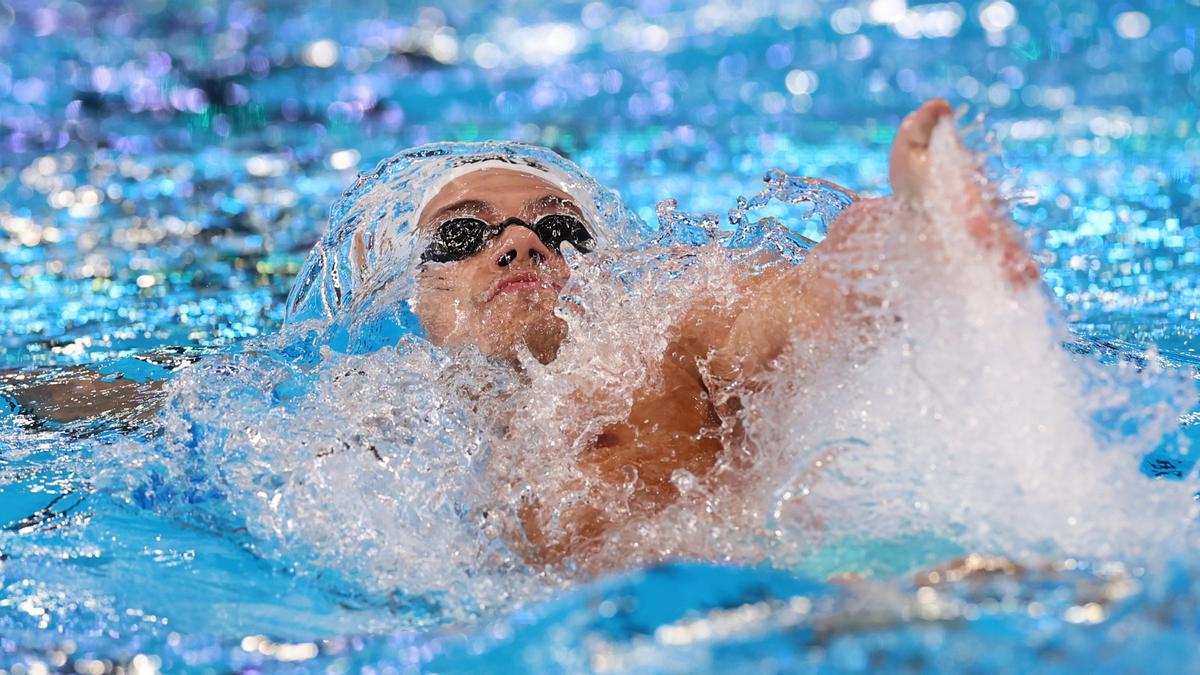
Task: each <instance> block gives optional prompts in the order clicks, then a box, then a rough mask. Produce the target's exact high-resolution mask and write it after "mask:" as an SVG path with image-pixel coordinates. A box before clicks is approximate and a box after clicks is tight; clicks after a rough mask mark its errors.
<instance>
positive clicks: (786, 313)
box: [415, 100, 1038, 563]
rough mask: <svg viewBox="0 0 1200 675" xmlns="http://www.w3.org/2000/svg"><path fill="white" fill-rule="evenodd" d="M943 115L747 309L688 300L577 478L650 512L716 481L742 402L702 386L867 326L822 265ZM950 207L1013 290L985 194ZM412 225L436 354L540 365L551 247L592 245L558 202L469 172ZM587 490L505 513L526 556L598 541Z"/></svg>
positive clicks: (855, 237)
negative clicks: (577, 501)
mask: <svg viewBox="0 0 1200 675" xmlns="http://www.w3.org/2000/svg"><path fill="white" fill-rule="evenodd" d="M950 114H951V108H950V106H949V104H948V103H946V102H945V101H943V100H933V101H930V102H928V103H926V104H925V105H923V106H921V108H920V109H918V110H917V111H915V112H913V113H912V114H910V115H909V116H908V117H907V118H906V119H905V120H904V122H903V124H902V125H901V127H900V130H899V133H898V135H897V137H896V139H895V143H894V146H893V148H892V152H891V159H890V171H889V180H890V182H891V184H892V187H893V189H894V191H895V196H894V197H885V198H881V199H871V200H862V201H858V202H856V203H855V204H853V205H852V206H851V207H849V208H848V209H847V210H846V211H845V212H844V213H842V214H841V216H840V217H839V218H838V219H837V220H836V222H834V223H833V224H832V225H830V227H829V228H828V230H829V235H828V237H827V238H826V239H825V240H824V241H823V242H822V243H820V244H819V245H817V246H816V247H815V248H814V249H813V250H812V251H811V252H810V254H809V256H808V258H807V259H806V261H805V262H804V264H802V265H799V266H795V267H793V266H786V265H784V266H774V267H771V268H769V269H768V270H766V271H765V272H763V273H761V274H752V275H746V276H744V277H743V278H742V279H741V281H739V282H738V283H739V284H741V285H742V290H743V294H744V297H747V298H749V301H748V302H745V303H741V304H739V305H738V306H737V307H736V308H729V309H723V308H724V307H725V305H724V304H721V303H717V302H714V301H712V300H713V299H712V298H704V297H698V298H696V299H695V302H694V303H693V305H692V310H691V311H690V312H689V313H688V314H687V315H686V316H683V317H681V318H680V319H679V321H678V322H677V324H676V325H675V327H674V329H673V330H672V331H671V332H670V335H672V336H673V339H672V341H671V343H670V345H669V346H668V348H667V349H666V351H665V358H664V359H663V361H662V363H661V364H660V366H659V368H660V369H661V372H660V375H661V377H660V378H652V381H654V382H655V385H654V386H652V387H647V388H645V389H643V390H642V391H639V392H637V393H636V394H635V395H634V397H633V404H632V408H631V410H630V413H629V416H628V418H627V419H626V420H625V421H623V422H620V423H617V424H611V425H609V426H607V427H606V428H604V429H603V430H602V431H601V432H600V433H599V434H598V435H597V436H596V437H595V438H594V439H592V441H591V443H590V446H589V447H588V449H587V450H586V451H584V452H583V453H582V454H581V455H580V456H579V457H578V463H579V469H580V470H581V471H582V473H583V474H584V475H586V476H588V477H589V478H590V479H592V480H593V481H595V482H596V483H598V484H600V485H608V486H611V487H612V489H613V490H614V491H616V490H617V489H618V487H619V486H622V485H624V484H625V483H626V482H627V476H628V474H629V471H630V469H631V468H632V469H633V470H636V475H637V477H638V478H639V481H638V482H637V486H638V487H637V488H636V492H635V494H634V495H633V499H632V500H631V501H632V502H633V503H635V504H638V505H639V508H640V509H641V510H642V512H643V513H644V514H646V515H650V514H653V513H654V512H656V511H658V510H661V509H663V508H665V507H667V506H668V505H670V504H671V503H672V502H673V500H674V498H675V496H676V494H677V492H676V488H675V486H674V485H673V484H672V482H671V477H672V474H673V473H674V472H675V471H676V470H678V469H684V470H686V471H688V472H690V473H691V474H692V475H694V476H697V477H699V478H700V480H702V481H703V480H717V479H716V478H714V477H713V476H712V475H711V474H712V473H713V469H714V467H715V466H716V465H717V463H718V459H719V457H720V455H721V453H722V452H723V450H724V448H723V444H722V441H721V440H720V439H721V433H719V431H720V429H721V426H722V424H723V423H725V424H731V425H736V424H737V423H738V422H737V417H736V413H737V412H738V409H739V408H740V406H741V405H742V402H741V401H740V400H739V399H738V398H737V397H733V398H726V397H721V396H717V395H716V391H715V389H718V388H720V389H722V390H729V389H737V388H738V385H742V387H741V388H742V389H743V390H744V389H745V388H746V387H748V386H749V385H750V383H752V382H753V381H755V380H756V379H757V378H759V377H760V376H761V375H762V374H764V373H766V372H767V371H769V370H770V369H772V368H773V367H774V365H775V364H776V363H777V359H778V358H779V357H780V356H781V355H782V354H783V353H784V351H785V350H787V349H789V346H790V345H792V344H793V342H797V343H798V344H806V345H812V347H811V348H810V350H809V352H810V353H809V354H807V355H804V356H803V357H802V358H801V359H800V361H799V363H800V364H801V368H803V364H804V363H805V362H806V361H807V362H809V363H816V362H817V360H820V359H824V358H827V357H828V356H830V355H832V351H831V350H832V349H834V348H836V345H837V344H838V340H839V338H842V337H844V336H846V335H860V336H861V335H862V334H863V333H870V332H872V331H878V330H880V327H879V326H871V325H863V323H862V322H863V321H864V320H863V319H862V318H861V317H862V312H860V311H857V310H856V307H861V303H869V302H870V301H871V298H870V297H869V295H868V294H865V293H863V292H860V291H859V290H858V289H857V288H856V287H855V285H854V281H855V280H854V279H852V278H851V279H847V278H846V275H845V270H844V269H842V268H838V269H837V271H836V272H831V267H836V266H830V265H829V264H827V258H829V257H831V256H833V255H836V254H839V253H844V252H846V251H853V250H854V249H855V248H856V247H858V246H860V242H861V241H863V240H864V237H869V236H872V235H873V233H874V232H875V231H877V230H878V229H879V228H889V227H894V226H895V223H891V222H888V221H887V220H886V219H885V218H884V217H883V215H884V214H885V210H888V208H889V206H891V204H890V202H891V201H892V200H896V199H899V200H910V201H911V200H917V199H919V198H920V197H921V195H922V192H923V191H924V190H925V188H926V185H927V181H928V179H929V175H930V167H929V157H928V153H929V142H930V137H931V134H932V132H933V129H934V127H935V125H936V124H937V123H938V121H939V120H941V119H942V118H944V117H947V116H949V115H950ZM966 183H967V184H969V185H971V186H972V187H975V183H974V182H973V181H971V180H968V181H966ZM965 198H966V199H967V200H968V201H969V202H970V201H973V202H974V203H975V204H976V205H977V206H978V207H979V208H973V209H971V212H973V213H978V214H979V216H977V217H974V218H973V219H971V220H970V221H969V227H970V230H971V231H970V234H971V236H972V237H974V238H975V239H976V240H977V241H978V242H980V243H981V244H982V245H983V246H984V247H985V248H990V249H995V250H997V252H998V253H999V254H1000V255H999V256H998V257H999V259H1000V260H1002V266H1003V273H1004V274H1005V276H1006V277H1007V278H1008V280H1009V282H1010V283H1011V284H1012V285H1014V286H1023V285H1027V284H1029V283H1032V282H1034V281H1035V280H1036V279H1037V278H1038V270H1037V268H1036V266H1035V265H1034V263H1033V261H1032V259H1031V258H1030V257H1029V255H1028V254H1027V253H1026V251H1025V249H1024V247H1023V246H1022V245H1021V244H1020V243H1019V240H1018V239H1017V236H1016V234H1015V232H1014V230H1013V228H1012V227H1011V226H1010V225H1009V224H1008V223H1006V222H1003V220H1002V219H998V218H995V217H993V216H991V215H989V214H992V213H995V212H996V210H995V209H994V208H991V205H989V204H983V203H981V202H982V200H984V199H986V198H985V197H984V195H983V193H982V192H981V191H979V190H978V188H975V191H974V193H973V194H970V195H966V196H965ZM892 213H894V211H892ZM417 224H418V227H419V228H420V229H421V230H423V231H424V232H425V233H426V235H427V237H428V239H429V240H430V241H431V242H432V243H431V244H430V245H429V247H428V248H427V249H426V250H425V251H424V252H423V253H422V254H421V259H422V264H421V265H420V267H419V272H418V277H417V293H416V296H415V312H416V314H417V316H418V318H419V320H420V322H421V325H422V326H423V327H424V328H425V330H426V333H427V336H428V338H429V339H430V340H431V341H432V342H433V343H434V344H435V345H439V346H442V347H474V348H477V349H479V350H481V351H482V352H484V353H486V354H489V355H493V356H496V357H500V358H502V359H505V360H508V361H509V362H511V363H512V364H514V366H517V367H519V358H518V355H519V354H521V353H522V352H526V351H527V352H528V353H529V354H531V355H532V356H533V357H534V358H535V359H537V360H538V361H540V362H542V363H543V364H545V363H549V362H551V361H553V360H554V359H555V357H556V354H557V353H558V351H559V348H560V346H561V345H562V344H563V341H564V340H566V339H567V338H568V335H567V324H566V322H565V321H564V320H563V319H561V318H559V317H558V316H556V314H555V309H556V307H557V306H558V303H559V297H560V290H561V289H562V288H563V287H564V285H565V284H566V283H567V279H568V277H569V275H570V272H569V269H568V266H567V264H566V263H565V262H564V259H563V256H562V254H561V251H560V248H561V247H562V245H563V244H570V245H571V246H572V247H574V248H575V249H578V250H581V251H586V250H587V249H588V248H589V246H590V244H591V238H590V234H589V230H588V223H587V222H586V218H585V216H584V214H583V213H582V212H581V211H580V209H579V208H578V206H577V205H576V204H575V202H574V199H573V197H572V195H570V194H568V193H567V192H565V191H564V190H563V189H561V188H560V187H558V186H557V185H555V184H553V183H552V182H550V181H548V180H546V179H543V178H541V177H539V176H537V175H535V174H531V173H529V172H524V171H517V170H509V169H504V168H496V167H488V168H480V169H478V170H475V171H470V172H466V173H461V174H459V175H457V176H456V177H455V178H454V179H453V180H451V181H450V182H448V183H446V184H445V185H444V186H443V187H442V188H441V189H440V191H439V192H437V194H435V195H434V196H433V197H432V198H431V199H429V200H428V201H427V202H426V203H425V205H424V208H423V209H422V210H421V212H420V215H419V217H418V219H417ZM796 298H802V301H799V302H797V301H796ZM868 337H869V336H868ZM580 339H582V338H580ZM821 346H824V347H821ZM730 385H732V386H730ZM535 492H536V488H535ZM614 493H615V492H614ZM590 497H591V498H589V499H588V500H586V501H587V503H588V504H589V505H586V506H580V505H572V504H567V505H563V504H558V503H556V500H555V499H554V496H553V495H547V494H544V493H543V494H540V495H539V496H538V497H535V498H534V499H533V500H532V501H531V503H530V504H528V505H527V506H526V507H525V508H524V509H523V510H522V511H521V513H520V521H521V522H520V537H519V539H520V541H521V542H522V543H523V544H524V545H525V549H524V550H523V551H522V553H523V555H524V556H525V557H526V559H527V560H530V561H537V562H545V563H555V562H558V561H562V560H573V561H583V560H586V559H588V557H589V556H590V554H592V553H593V552H594V551H595V550H597V549H598V548H599V547H600V546H602V544H603V541H604V537H605V533H606V531H608V530H609V528H610V527H611V526H613V525H615V524H616V520H617V516H615V515H614V514H611V513H606V512H605V511H604V510H603V507H602V506H597V504H604V503H605V501H606V499H605V496H604V495H603V494H594V493H593V494H591V495H590ZM551 532H552V533H553V534H551Z"/></svg>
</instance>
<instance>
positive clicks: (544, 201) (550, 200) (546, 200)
mask: <svg viewBox="0 0 1200 675" xmlns="http://www.w3.org/2000/svg"><path fill="white" fill-rule="evenodd" d="M556 206H562V207H565V208H566V209H567V210H568V211H570V212H572V213H574V214H575V215H576V216H579V217H581V218H582V217H583V212H582V211H580V210H579V207H578V206H576V205H575V202H573V201H571V200H570V199H564V198H563V197H559V196H558V195H551V194H546V195H542V196H541V197H537V198H535V199H531V200H529V201H527V202H525V211H526V212H529V213H537V212H538V211H540V210H542V209H545V208H549V207H556Z"/></svg>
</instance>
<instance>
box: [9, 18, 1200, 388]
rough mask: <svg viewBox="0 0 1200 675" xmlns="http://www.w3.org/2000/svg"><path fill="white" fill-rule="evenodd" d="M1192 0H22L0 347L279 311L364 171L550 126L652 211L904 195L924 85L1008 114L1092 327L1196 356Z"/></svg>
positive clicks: (260, 324)
mask: <svg viewBox="0 0 1200 675" xmlns="http://www.w3.org/2000/svg"><path fill="white" fill-rule="evenodd" d="M1198 27H1200V0H1141V1H1139V2H1107V1H1098V0H1052V1H1047V0H1040V1H1036V2H1026V1H1019V0H982V1H980V0H962V1H956V2H935V3H925V2H922V3H917V2H906V1H905V0H853V1H849V2H847V1H845V0H842V1H837V2H835V1H831V0H782V1H777V0H741V1H738V2H730V1H726V0H707V1H705V0H697V1H694V2H680V1H678V0H642V1H641V2H633V3H615V2H605V1H603V0H596V1H593V2H565V3H554V4H553V5H551V4H548V3H541V2H524V1H509V2H499V3H481V2H458V3H453V5H448V6H441V7H439V6H423V5H421V4H417V3H399V2H397V3H387V2H381V1H379V0H357V1H356V2H353V3H334V2H292V3H270V2H264V1H257V2H256V1H246V2H227V3H218V2H174V1H171V2H168V1H167V0H113V1H106V2H94V3H86V2H64V1H60V0H50V1H41V2H34V1H28V0H0V367H5V368H10V367H24V366H30V365H67V364H76V363H97V362H103V361H108V360H111V359H114V358H118V357H121V356H125V355H128V354H132V353H138V352H143V351H146V350H150V349H155V348H163V347H184V348H189V349H199V350H203V349H208V348H213V347H219V346H221V345H224V344H228V343H230V342H232V341H236V340H239V339H242V338H246V337H250V336H255V335H260V334H262V333H263V332H266V331H270V330H272V329H273V328H275V327H276V326H278V324H279V323H280V321H281V319H282V307H283V299H284V298H285V297H286V294H287V291H288V289H289V287H290V284H291V278H292V275H294V273H295V272H296V271H297V269H298V267H299V265H300V263H301V262H302V261H303V259H304V257H305V255H306V254H307V251H308V249H309V247H310V246H311V245H312V243H313V242H314V241H315V240H316V238H317V237H318V236H319V235H320V233H321V232H322V230H323V228H324V227H325V216H326V213H327V210H328V207H329V205H330V204H331V202H332V201H333V200H334V199H335V198H336V197H337V196H338V194H339V193H340V192H341V191H342V190H343V189H345V188H346V187H348V186H349V184H350V183H351V181H352V180H353V177H354V175H355V173H356V172H357V171H360V170H367V169H370V168H371V167H372V166H373V165H374V164H375V163H376V162H378V161H379V160H381V159H383V158H386V157H388V156H390V155H391V154H393V153H395V152H396V151H398V150H400V149H403V148H405V147H408V146H412V145H415V144H419V143H424V142H428V141H433V140H475V139H484V138H501V139H515V140H522V141H528V142H533V143H539V144H543V145H547V146H550V147H552V148H555V149H556V150H558V151H559V152H561V153H562V154H564V155H566V156H568V157H570V158H571V159H573V160H574V161H576V162H578V163H579V164H581V165H582V166H583V167H584V168H585V169H587V170H589V171H591V172H592V173H593V174H594V175H595V176H596V177H597V178H598V179H599V180H600V181H601V182H604V183H606V184H608V185H610V186H612V187H614V188H616V189H618V190H620V191H621V193H622V195H623V196H624V197H625V199H626V201H627V202H628V203H629V204H630V205H631V206H633V207H634V208H636V209H637V210H638V211H639V213H641V214H642V216H643V217H644V218H645V219H646V220H647V221H648V222H654V205H655V202H656V201H658V200H660V199H663V198H667V197H672V198H675V199H677V200H678V201H679V204H680V207H681V208H682V209H685V210H689V211H705V210H715V211H718V212H722V213H723V212H724V211H726V210H728V209H729V208H731V207H733V206H734V205H735V199H736V197H737V196H738V195H749V194H753V193H755V192H757V191H758V189H759V185H760V184H761V183H760V181H761V178H762V176H763V174H764V173H765V172H766V171H767V170H768V169H771V168H773V167H779V168H782V169H784V170H786V171H788V172H790V173H793V174H804V175H814V176H821V177H825V178H829V179H832V180H834V181H837V182H840V183H843V184H845V185H847V186H850V187H852V188H854V189H857V190H859V191H861V192H864V193H867V194H881V193H885V192H886V191H887V185H886V180H885V179H886V158H887V149H888V146H889V143H890V141H891V139H892V137H893V135H894V132H895V128H896V126H897V124H898V123H899V121H900V119H901V118H902V116H903V114H904V113H906V112H907V111H909V110H910V109H912V108H914V107H915V106H916V105H917V104H919V103H920V102H921V101H922V100H924V99H926V98H929V97H932V96H943V97H946V98H948V99H949V100H950V101H951V102H952V103H954V104H955V105H956V106H959V105H964V106H969V107H970V109H971V111H972V113H976V112H982V113H985V114H986V116H987V125H986V129H988V130H989V131H990V132H991V134H992V136H991V137H990V138H989V137H986V136H985V135H984V134H983V133H980V132H976V133H975V134H974V135H973V138H974V141H975V142H976V143H977V144H978V145H979V146H980V147H983V146H986V145H988V144H989V143H996V142H998V143H1000V144H1002V145H1003V148H1004V159H1005V164H1006V166H1007V168H1002V167H999V166H997V167H996V168H995V170H996V171H997V172H998V174H997V175H998V176H1000V177H1003V178H1004V185H1005V189H1006V191H1007V192H1008V193H1009V194H1012V195H1013V196H1014V197H1017V198H1018V200H1017V201H1018V205H1017V207H1016V216H1015V217H1016V219H1017V221H1018V223H1019V224H1020V226H1021V227H1022V228H1023V229H1024V230H1025V231H1026V232H1027V234H1028V235H1029V237H1030V240H1031V243H1032V247H1033V250H1034V252H1035V254H1036V256H1037V257H1038V260H1039V262H1041V263H1042V265H1043V267H1044V269H1045V278H1046V281H1047V283H1048V286H1049V288H1050V289H1051V291H1052V292H1053V293H1054V294H1055V295H1056V296H1057V297H1058V299H1059V302H1060V304H1061V305H1062V306H1063V307H1064V308H1065V309H1066V310H1067V312H1068V316H1069V318H1070V321H1071V324H1072V327H1073V329H1074V330H1075V331H1076V333H1077V334H1078V335H1080V336H1081V338H1089V339H1093V340H1101V341H1105V342H1111V343H1115V344H1117V345H1125V346H1127V347H1128V346H1140V345H1145V344H1148V343H1152V342H1153V343H1157V344H1159V345H1160V346H1161V348H1162V349H1163V350H1164V351H1165V352H1167V353H1168V354H1171V355H1174V356H1175V357H1177V358H1179V359H1182V360H1196V357H1197V349H1198V348H1200V338H1198V337H1197V335H1198V333H1200V331H1198V330H1197V329H1198V327H1200V309H1198V307H1200V304H1198V303H1197V299H1198V297H1200V291H1197V288H1196V284H1195V283H1194V281H1193V279H1194V277H1195V275H1196V273H1197V272H1200V257H1198V256H1200V242H1198V240H1197V238H1198V236H1200V231H1198V230H1197V220H1198V216H1200V185H1197V182H1196V177H1197V173H1198V171H1200V122H1198V115H1197V100H1198V97H1200V74H1198V71H1197V68H1196V64H1195V61H1196V57H1197V49H1198V47H1197V29H1198Z"/></svg>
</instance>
